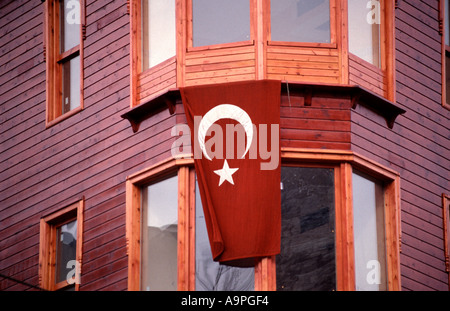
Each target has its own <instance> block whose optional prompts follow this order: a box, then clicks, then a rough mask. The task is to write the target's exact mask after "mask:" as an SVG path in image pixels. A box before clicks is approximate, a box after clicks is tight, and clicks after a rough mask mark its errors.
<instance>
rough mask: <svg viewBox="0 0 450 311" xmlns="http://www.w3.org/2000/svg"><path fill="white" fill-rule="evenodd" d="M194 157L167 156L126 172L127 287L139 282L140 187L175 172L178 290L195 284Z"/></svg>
mask: <svg viewBox="0 0 450 311" xmlns="http://www.w3.org/2000/svg"><path fill="white" fill-rule="evenodd" d="M193 164H194V161H193V160H184V159H169V160H166V161H163V162H161V163H159V164H156V165H154V166H152V167H150V168H148V169H144V170H143V171H140V172H138V173H135V174H133V175H131V176H129V177H128V178H127V180H126V241H127V255H128V290H129V291H139V290H141V289H140V286H141V284H140V283H141V275H140V268H141V241H140V240H141V223H142V222H141V204H142V188H143V187H144V186H146V185H148V184H149V183H152V182H157V181H160V180H162V179H165V178H167V177H171V176H174V175H176V176H178V233H177V234H178V237H177V240H178V246H177V247H178V248H177V263H178V264H177V275H178V278H177V281H178V282H177V283H178V285H177V287H178V290H193V289H194V287H195V249H194V247H195V245H194V244H195V243H194V242H192V241H195V231H194V230H195V229H194V228H193V227H195V226H194V225H193V224H194V223H195V218H194V217H195V212H194V211H193V210H194V209H195V171H194V169H193Z"/></svg>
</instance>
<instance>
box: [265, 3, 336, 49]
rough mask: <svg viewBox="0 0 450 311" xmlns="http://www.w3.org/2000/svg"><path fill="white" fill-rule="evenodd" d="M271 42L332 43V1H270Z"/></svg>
mask: <svg viewBox="0 0 450 311" xmlns="http://www.w3.org/2000/svg"><path fill="white" fill-rule="evenodd" d="M270 23H271V40H272V41H288V42H320V43H330V42H331V32H330V0H314V1H311V0H276V1H274V0H272V1H270Z"/></svg>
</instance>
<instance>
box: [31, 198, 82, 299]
mask: <svg viewBox="0 0 450 311" xmlns="http://www.w3.org/2000/svg"><path fill="white" fill-rule="evenodd" d="M83 215H84V198H81V199H80V200H78V201H76V202H75V203H72V204H70V205H68V206H67V207H65V208H63V209H60V210H58V211H56V212H54V213H51V214H48V215H45V216H43V217H42V218H41V220H40V239H39V286H40V287H41V288H43V289H46V290H50V291H55V290H61V289H65V288H68V287H70V286H71V284H69V283H67V281H62V282H59V283H55V281H54V280H55V260H56V230H57V227H59V226H61V225H64V224H66V223H68V222H71V221H73V220H76V221H77V247H76V258H75V260H76V262H77V265H76V266H75V269H76V272H75V273H76V275H75V280H77V281H76V282H75V284H74V285H75V291H78V290H79V289H80V282H79V281H80V277H81V263H82V255H83V220H84V216H83Z"/></svg>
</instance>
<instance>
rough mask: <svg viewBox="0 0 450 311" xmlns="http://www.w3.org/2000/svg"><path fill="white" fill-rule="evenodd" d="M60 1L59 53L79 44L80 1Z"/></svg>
mask: <svg viewBox="0 0 450 311" xmlns="http://www.w3.org/2000/svg"><path fill="white" fill-rule="evenodd" d="M59 1H60V10H59V12H60V22H59V27H60V36H61V38H60V43H61V53H62V52H65V51H68V50H70V49H71V48H73V47H75V46H77V45H78V44H80V24H81V21H80V15H81V13H80V1H79V0H64V1H63V0H59Z"/></svg>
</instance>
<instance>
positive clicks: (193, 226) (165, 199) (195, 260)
mask: <svg viewBox="0 0 450 311" xmlns="http://www.w3.org/2000/svg"><path fill="white" fill-rule="evenodd" d="M192 166H193V162H192V161H190V160H170V161H168V162H163V163H160V164H158V165H156V166H154V167H151V168H149V169H147V170H144V171H142V172H138V173H136V174H134V175H132V176H130V177H129V178H128V180H127V211H126V213H127V225H126V226H127V227H126V228H127V246H128V256H129V265H128V269H129V270H128V271H129V277H128V289H129V290H194V289H195V290H198V291H205V290H208V291H209V290H254V289H255V269H254V268H238V267H230V266H225V265H220V264H219V263H217V262H214V261H213V259H212V255H211V249H210V245H209V239H208V235H207V231H206V223H205V219H204V214H203V207H202V204H201V199H200V195H199V190H198V187H197V183H196V176H195V170H194V168H193V167H192ZM141 207H142V208H141ZM141 237H142V239H141ZM141 241H142V242H141Z"/></svg>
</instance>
